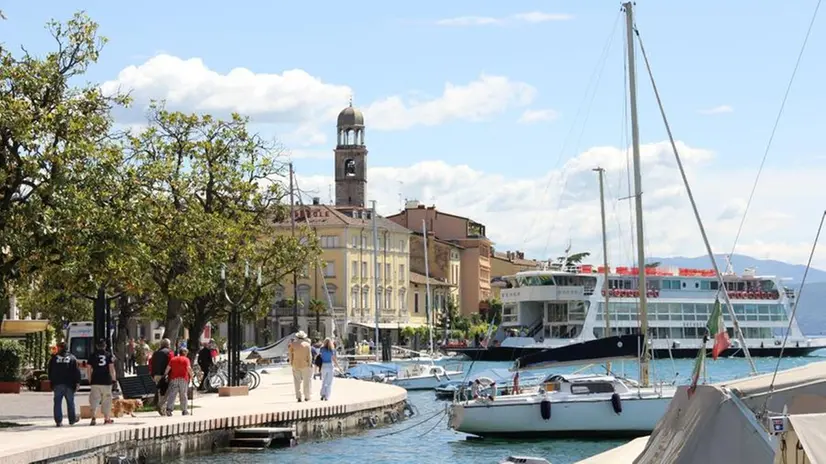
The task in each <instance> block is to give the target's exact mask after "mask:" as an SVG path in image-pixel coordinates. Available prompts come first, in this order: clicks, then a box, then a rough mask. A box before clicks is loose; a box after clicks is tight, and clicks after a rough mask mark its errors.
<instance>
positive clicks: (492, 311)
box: [484, 298, 502, 324]
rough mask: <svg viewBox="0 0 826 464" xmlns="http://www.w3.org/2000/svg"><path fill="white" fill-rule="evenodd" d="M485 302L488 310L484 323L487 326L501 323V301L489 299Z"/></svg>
mask: <svg viewBox="0 0 826 464" xmlns="http://www.w3.org/2000/svg"><path fill="white" fill-rule="evenodd" d="M486 302H487V307H488V310H487V311H486V312H485V318H484V321H485V322H487V323H489V324H496V323H497V322H502V301H501V300H499V299H497V298H490V299H488V300H487V301H486Z"/></svg>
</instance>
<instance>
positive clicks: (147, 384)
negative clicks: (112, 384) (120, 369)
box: [118, 375, 157, 402]
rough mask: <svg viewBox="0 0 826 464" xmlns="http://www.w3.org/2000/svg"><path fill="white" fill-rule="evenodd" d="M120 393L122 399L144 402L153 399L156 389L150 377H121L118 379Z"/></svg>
mask: <svg viewBox="0 0 826 464" xmlns="http://www.w3.org/2000/svg"><path fill="white" fill-rule="evenodd" d="M118 385H120V391H121V395H122V396H123V398H125V399H128V400H131V399H138V398H139V399H141V400H144V402H146V400H148V399H150V398H154V397H155V391H156V390H157V387H156V385H155V382H153V381H152V377H151V376H149V375H136V376H133V377H123V378H121V379H118Z"/></svg>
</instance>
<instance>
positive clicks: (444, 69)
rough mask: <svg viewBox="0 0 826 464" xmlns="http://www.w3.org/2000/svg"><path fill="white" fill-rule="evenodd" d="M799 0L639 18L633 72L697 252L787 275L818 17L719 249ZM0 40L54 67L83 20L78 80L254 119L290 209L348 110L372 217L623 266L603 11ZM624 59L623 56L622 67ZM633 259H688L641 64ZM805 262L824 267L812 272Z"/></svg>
mask: <svg viewBox="0 0 826 464" xmlns="http://www.w3.org/2000/svg"><path fill="white" fill-rule="evenodd" d="M816 3H817V2H816V0H792V1H790V2H786V3H785V4H783V5H782V6H781V5H780V4H779V3H777V2H771V3H770V2H768V1H763V0H751V1H748V2H746V1H745V0H731V1H727V2H717V1H711V0H697V1H694V2H662V1H654V0H640V1H638V2H637V3H636V6H635V14H636V24H637V28H638V30H639V32H640V37H641V39H642V43H643V45H644V46H645V49H646V52H647V53H648V55H649V58H650V60H651V66H652V70H653V73H654V77H655V80H656V83H657V87H658V89H659V91H660V94H661V97H662V99H663V103H664V106H665V111H666V115H667V117H668V120H669V123H670V124H671V126H672V130H673V133H674V137H675V139H676V140H677V141H678V144H677V145H678V152H679V155H680V157H681V159H682V161H683V162H684V164H685V166H686V170H687V172H688V178H689V184H690V186H691V189H692V191H693V193H694V195H695V198H696V201H697V204H698V207H699V211H700V215H701V218H702V221H703V224H704V226H705V228H706V230H707V232H708V235H709V239H710V242H711V245H712V247H713V249H714V252H715V253H728V252H730V251H732V250H734V251H736V252H737V253H742V254H747V255H751V256H753V257H756V258H771V259H777V260H782V261H787V262H792V263H805V262H806V260H807V258H808V254H809V252H810V250H811V247H812V243H813V241H814V237H815V233H816V230H817V227H818V223H819V221H820V218H821V215H822V214H823V210H824V205H826V202H824V199H826V189H824V188H822V183H823V180H824V179H826V151H825V150H824V149H823V147H822V146H823V141H822V139H821V138H820V135H821V134H822V130H823V129H822V128H823V126H824V122H826V117H824V115H823V112H822V111H821V108H823V107H826V94H824V92H823V91H822V86H821V85H820V82H821V79H823V76H824V70H826V62H823V60H818V59H817V58H818V57H821V56H824V54H826V23H824V21H826V18H823V17H822V15H823V12H821V16H819V17H818V18H817V20H816V23H815V25H814V29H813V32H812V35H811V37H810V38H809V42H808V45H807V48H806V50H805V54H804V55H803V59H802V62H801V66H800V68H799V70H798V73H797V76H796V78H795V81H794V84H793V86H792V89H791V92H790V94H789V98H788V101H787V103H786V105H785V109H784V112H783V116H782V118H781V120H780V124H779V126H778V130H777V133H776V135H775V137H774V140H773V142H772V146H771V149H770V150H769V152H768V156H767V158H766V164H765V167H764V170H763V173H762V174H761V177H760V181H759V183H758V184H757V188H756V191H755V195H754V198H753V200H752V202H751V206H750V207H749V209H748V213H747V214H746V215H745V222H744V225H743V230H742V233H741V235H740V237H739V239H737V242H736V248H733V246H734V245H735V236H736V235H737V230H738V226H739V224H740V222H741V220H742V218H743V217H744V213H745V212H746V204H747V201H748V198H749V194H750V192H751V190H752V186H753V185H754V183H755V177H756V175H757V170H758V168H759V166H760V163H761V160H762V158H763V154H764V152H765V151H766V147H767V143H768V139H769V136H770V134H771V131H772V126H773V125H774V121H775V119H776V118H777V115H778V110H779V107H780V104H781V101H782V99H783V95H784V92H785V91H786V87H787V85H788V82H789V78H790V76H791V73H792V70H793V68H794V64H795V61H796V59H797V55H798V53H799V52H800V49H801V46H802V43H803V39H804V37H805V33H806V29H807V27H808V24H809V22H810V20H811V18H812V14H813V12H814V9H815V5H816ZM2 9H3V12H4V14H5V16H6V17H7V20H6V21H3V22H2V23H0V28H2V29H0V41H3V42H4V43H5V45H6V46H9V47H12V48H17V47H18V46H19V45H24V46H25V47H26V49H27V50H29V51H30V52H32V53H37V54H41V55H42V54H44V53H46V52H48V51H50V50H53V49H54V42H53V40H52V39H51V37H50V36H49V34H48V32H47V30H46V29H45V27H44V25H45V23H46V22H47V21H48V20H50V19H57V20H66V19H68V18H70V17H71V15H72V14H73V13H74V12H75V11H78V10H85V11H86V12H87V13H88V14H89V15H90V16H91V17H92V19H94V20H95V21H97V22H98V23H99V24H100V33H101V34H102V35H104V36H106V37H107V38H108V39H109V42H108V43H107V45H106V46H105V48H104V50H103V53H102V56H101V59H100V61H99V62H98V63H97V64H96V65H95V66H93V67H92V68H91V69H90V70H89V72H88V73H87V75H86V76H85V78H86V79H87V80H88V81H89V82H92V83H95V84H99V85H101V86H103V88H104V89H105V90H107V91H114V90H120V91H129V92H131V94H132V95H133V97H134V98H135V102H134V105H133V106H132V108H130V109H128V110H122V111H118V112H117V114H116V117H117V121H118V123H119V124H121V125H126V126H132V127H135V128H140V127H141V124H142V123H143V122H145V110H146V107H147V105H148V102H149V101H150V100H152V99H156V100H166V101H167V106H168V107H169V108H171V109H178V110H182V111H189V112H208V113H213V114H216V115H219V116H222V115H223V116H225V115H227V114H229V113H230V112H232V111H237V112H239V113H241V114H244V115H247V116H249V117H250V118H251V121H252V123H253V124H252V127H253V129H254V130H255V131H257V132H259V133H261V134H262V135H264V136H266V137H271V138H274V139H277V140H278V141H280V142H281V143H282V144H283V146H284V147H285V150H286V153H285V156H289V159H291V160H292V161H293V162H294V163H295V168H296V172H297V176H298V184H299V187H300V188H301V189H302V191H303V192H305V193H306V198H305V201H309V200H310V197H312V196H318V197H320V198H321V200H322V201H323V202H329V201H330V191H331V185H332V175H333V156H332V154H333V148H334V145H335V117H336V115H337V113H338V112H339V111H340V110H341V109H343V108H344V107H346V106H347V104H348V101H349V99H350V98H352V99H353V102H354V105H355V106H356V107H358V108H360V109H362V110H363V111H364V114H365V119H366V121H365V124H366V127H367V129H366V142H367V146H368V149H369V155H368V157H367V163H368V187H367V190H368V199H369V200H376V201H377V203H378V209H379V212H380V213H382V214H392V213H395V212H398V211H399V210H400V208H401V207H402V205H403V202H404V200H413V199H415V200H419V201H421V202H423V203H426V204H428V205H436V207H437V208H438V209H439V210H442V211H445V212H450V213H453V214H458V215H462V216H466V217H470V218H472V219H474V220H476V221H478V222H481V223H484V224H485V225H486V226H487V233H488V236H489V238H491V240H493V241H494V242H495V247H496V249H497V250H500V251H505V250H522V251H524V252H525V253H526V255H528V256H529V257H533V258H538V259H546V258H548V257H555V256H559V255H561V254H562V253H563V250H564V249H565V248H566V247H567V246H568V244H570V247H571V250H572V251H573V252H576V251H590V252H591V253H592V255H593V260H594V261H595V262H596V261H601V260H602V251H601V248H602V244H601V226H600V214H599V211H600V210H599V188H598V180H597V174H596V173H595V172H593V171H592V169H593V168H595V167H597V166H601V167H603V168H605V170H606V171H605V182H606V195H605V196H606V200H605V201H606V209H607V216H608V218H607V223H608V235H609V260H610V261H611V262H612V263H613V264H614V265H621V264H627V263H631V262H633V261H634V259H635V252H634V248H633V235H632V229H633V222H632V217H633V216H631V211H630V207H631V206H633V205H632V203H631V201H630V200H628V199H627V198H626V197H628V196H629V186H628V184H629V182H628V180H629V175H628V170H627V167H628V165H629V149H628V147H629V144H630V131H629V129H628V127H629V117H628V111H627V106H626V105H627V103H626V102H627V90H626V72H625V67H624V66H625V59H624V54H625V48H624V47H625V46H624V43H625V21H624V15H622V13H621V11H620V3H619V2H613V1H612V2H608V1H599V2H582V1H574V0H555V1H551V2H549V1H536V0H525V1H521V2H501V1H493V0H474V1H470V0H454V1H451V2H437V1H432V0H425V1H421V2H416V3H415V5H414V4H411V3H409V2H408V3H405V2H385V1H376V0H372V1H367V0H365V1H360V2H353V5H352V6H351V5H346V4H342V3H341V2H332V1H327V2H324V1H322V2H307V3H302V2H248V3H243V2H242V3H240V4H231V3H226V2H214V1H201V2H198V3H195V2H169V1H166V2H158V1H152V0H150V1H145V2H139V3H120V2H103V1H72V2H47V1H45V0H30V1H28V2H12V3H10V4H9V5H4V6H3V8H2ZM637 48H639V47H637ZM637 60H638V62H637V67H636V68H637V70H638V73H637V77H638V79H637V80H638V93H639V97H638V109H639V131H640V141H641V159H642V163H641V167H642V191H643V210H644V214H643V217H644V223H645V227H644V234H645V249H646V255H647V256H699V255H703V254H705V249H704V246H703V242H702V239H701V236H700V233H699V227H698V224H697V221H696V220H695V218H694V215H693V213H692V211H691V208H690V203H689V201H688V197H687V195H686V189H685V187H684V185H683V183H682V180H681V177H680V175H679V171H678V170H677V165H676V161H675V157H674V153H673V151H672V149H671V147H670V144H669V143H668V137H667V134H666V132H665V130H664V126H663V122H662V119H661V116H660V114H659V110H658V108H657V105H656V101H655V100H654V97H653V92H652V90H651V83H650V81H649V77H648V74H647V73H646V71H645V67H644V64H643V63H642V57H641V55H640V53H639V51H638V53H637ZM814 264H815V265H817V266H818V267H820V268H826V252H823V251H819V252H817V253H816V255H815V259H814Z"/></svg>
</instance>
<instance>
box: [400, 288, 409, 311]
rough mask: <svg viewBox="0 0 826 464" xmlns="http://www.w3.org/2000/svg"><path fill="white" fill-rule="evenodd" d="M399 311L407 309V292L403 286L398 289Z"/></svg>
mask: <svg viewBox="0 0 826 464" xmlns="http://www.w3.org/2000/svg"><path fill="white" fill-rule="evenodd" d="M399 311H407V292H405V291H404V289H403V288H400V289H399Z"/></svg>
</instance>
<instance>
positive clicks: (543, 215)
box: [300, 142, 826, 271]
mask: <svg viewBox="0 0 826 464" xmlns="http://www.w3.org/2000/svg"><path fill="white" fill-rule="evenodd" d="M678 148H679V150H680V155H681V158H682V160H683V162H684V165H685V166H686V169H687V171H688V176H689V181H690V183H691V187H692V191H693V193H694V195H695V198H696V200H697V202H698V207H699V209H700V214H701V217H702V219H703V221H704V226H705V227H706V231H707V232H708V234H709V238H710V240H711V242H712V247H713V249H714V251H715V252H718V253H728V252H729V251H731V246H732V242H733V240H734V236H735V234H736V232H737V227H738V225H739V223H740V219H741V217H742V211H743V208H744V206H745V200H746V198H747V196H748V193H749V191H750V188H751V184H752V182H753V181H754V178H753V175H754V173H753V172H752V171H751V170H750V169H744V170H742V171H738V170H732V169H727V170H722V169H719V168H716V167H715V166H714V157H713V153H712V152H710V151H708V150H703V149H698V148H694V147H689V146H686V145H685V144H683V143H680V144H679V145H678ZM641 158H642V163H643V207H644V210H645V218H644V222H645V233H646V251H647V255H648V256H677V255H682V256H700V255H704V254H705V248H704V246H703V242H702V239H701V237H700V233H699V229H698V227H697V224H696V221H695V219H694V215H693V213H692V211H691V207H690V204H689V202H688V198H687V195H686V194H685V189H684V188H683V185H682V180H681V179H680V176H679V172H678V171H677V168H676V163H675V160H674V155H673V152H672V151H671V148H670V145H669V144H668V143H667V142H660V143H653V144H646V145H643V146H642V149H641ZM526 159H527V158H526ZM531 162H533V163H536V164H537V168H538V169H539V168H540V166H542V162H541V161H536V160H535V161H531ZM596 166H601V167H603V168H605V170H606V210H607V214H608V221H607V222H608V228H609V250H610V251H609V253H610V256H609V258H610V260H611V262H612V263H614V264H615V265H618V264H626V263H631V262H633V260H634V254H633V253H632V235H631V233H630V231H631V230H632V227H633V226H632V224H633V222H631V219H630V216H629V215H630V212H629V206H631V207H633V203H630V202H631V201H633V200H629V199H624V200H618V198H622V197H626V196H627V195H628V186H627V177H628V176H627V173H626V172H625V167H626V150H623V149H619V148H616V147H595V148H591V149H589V150H587V151H585V152H583V153H580V154H579V155H577V156H576V157H574V158H572V159H570V160H568V161H567V162H566V163H565V165H564V166H563V167H562V168H561V169H559V170H555V171H550V172H546V173H544V174H537V175H536V176H535V177H522V178H518V177H509V176H505V175H502V174H499V173H497V172H495V171H493V170H492V171H491V172H486V171H481V170H478V169H474V168H472V167H469V166H466V165H449V164H447V163H445V162H443V161H422V162H419V163H416V164H415V165H413V166H409V167H403V168H396V167H393V168H391V167H372V168H370V169H369V174H368V176H369V177H368V178H369V184H368V187H367V189H368V195H369V198H368V199H375V200H377V201H378V205H379V210H380V212H381V213H382V214H390V213H395V212H398V210H399V209H400V207H401V205H400V200H399V194H401V196H402V198H408V199H418V200H420V201H421V202H423V203H425V204H427V205H431V204H435V205H436V206H437V208H438V209H439V210H441V211H445V212H449V213H453V214H458V215H462V216H466V217H470V218H473V219H474V220H476V221H479V222H482V223H483V224H485V225H486V226H487V231H488V236H489V237H490V238H491V239H492V240H493V241H494V242H495V243H496V248H497V249H499V250H506V249H511V250H513V249H519V250H523V251H525V252H527V253H528V254H529V255H531V257H536V258H547V257H549V256H557V255H558V254H560V253H561V252H562V250H564V248H565V245H566V243H567V242H568V240H569V239H570V240H571V241H572V243H573V248H574V249H575V250H587V251H591V252H592V259H593V261H594V262H601V260H602V253H601V226H600V212H599V187H598V184H597V176H596V173H594V172H593V171H592V169H593V168H594V167H596ZM824 174H826V170H824V169H808V170H806V171H798V170H792V169H789V170H785V171H784V170H772V171H766V172H765V173H764V175H763V179H762V180H761V184H760V186H759V187H758V191H757V194H756V195H755V198H754V201H753V202H752V205H751V207H750V211H749V214H748V217H747V220H746V223H745V226H744V229H743V233H742V235H741V237H740V239H739V244H738V246H737V250H736V251H737V252H738V253H743V254H749V255H752V256H755V257H757V258H766V257H771V258H772V259H779V260H783V261H789V262H796V263H805V261H806V258H807V257H808V253H809V251H810V249H811V240H812V239H813V237H814V232H815V229H816V227H817V223H818V221H819V219H820V217H819V212H818V211H819V208H815V207H814V206H813V205H815V204H819V205H822V204H823V203H824V200H826V191H823V189H822V188H820V187H819V185H820V182H821V181H820V180H821V179H822V178H823V176H824ZM332 182H333V180H332V178H331V176H303V177H300V186H301V188H302V190H304V191H313V190H315V191H316V192H318V193H316V195H318V196H321V197H322V198H326V197H327V192H328V190H329V185H330V184H331V183H332ZM771 185H794V186H795V187H794V188H788V189H780V190H777V189H770V188H769V186H771ZM563 186H565V187H564V191H563ZM632 209H633V208H632ZM815 264H816V265H818V266H820V267H821V268H826V252H821V253H819V254H818V256H817V257H816V259H815ZM758 271H759V270H758Z"/></svg>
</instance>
